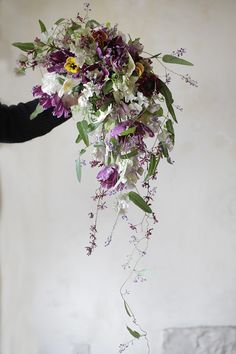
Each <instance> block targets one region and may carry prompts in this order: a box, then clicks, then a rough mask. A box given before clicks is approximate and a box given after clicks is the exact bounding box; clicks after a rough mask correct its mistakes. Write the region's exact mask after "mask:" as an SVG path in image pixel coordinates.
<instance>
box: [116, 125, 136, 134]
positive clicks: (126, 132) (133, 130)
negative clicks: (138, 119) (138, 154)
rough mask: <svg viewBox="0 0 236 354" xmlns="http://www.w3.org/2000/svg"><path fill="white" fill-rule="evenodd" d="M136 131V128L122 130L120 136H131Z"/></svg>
mask: <svg viewBox="0 0 236 354" xmlns="http://www.w3.org/2000/svg"><path fill="white" fill-rule="evenodd" d="M135 130H136V127H131V128H128V129H126V130H124V131H123V132H122V133H120V136H126V135H129V134H133V133H134V132H135Z"/></svg>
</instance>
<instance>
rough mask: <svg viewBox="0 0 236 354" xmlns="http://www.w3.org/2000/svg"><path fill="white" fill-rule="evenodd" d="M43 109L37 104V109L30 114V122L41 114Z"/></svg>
mask: <svg viewBox="0 0 236 354" xmlns="http://www.w3.org/2000/svg"><path fill="white" fill-rule="evenodd" d="M44 110H45V109H44V108H43V107H42V106H41V105H40V104H38V105H37V107H36V108H35V110H34V112H33V113H31V115H30V120H33V119H34V118H36V117H37V116H38V115H39V114H40V113H42V112H43V111H44Z"/></svg>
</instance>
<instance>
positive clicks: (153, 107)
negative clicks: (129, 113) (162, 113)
mask: <svg viewBox="0 0 236 354" xmlns="http://www.w3.org/2000/svg"><path fill="white" fill-rule="evenodd" d="M160 108H161V105H160V104H159V103H153V104H152V105H150V106H149V107H148V112H150V113H156V112H158V111H159V109H160Z"/></svg>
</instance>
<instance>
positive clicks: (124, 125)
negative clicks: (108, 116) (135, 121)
mask: <svg viewBox="0 0 236 354" xmlns="http://www.w3.org/2000/svg"><path fill="white" fill-rule="evenodd" d="M131 122H132V121H130V120H127V121H125V122H122V123H119V124H117V125H116V126H115V127H114V128H112V129H111V131H110V137H111V138H117V137H118V136H119V135H120V134H121V133H122V132H123V131H125V130H126V128H128V127H129V126H130V123H131Z"/></svg>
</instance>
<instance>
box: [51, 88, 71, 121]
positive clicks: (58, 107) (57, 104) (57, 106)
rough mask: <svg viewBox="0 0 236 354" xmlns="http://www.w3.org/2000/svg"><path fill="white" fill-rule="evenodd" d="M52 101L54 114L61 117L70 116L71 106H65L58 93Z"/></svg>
mask: <svg viewBox="0 0 236 354" xmlns="http://www.w3.org/2000/svg"><path fill="white" fill-rule="evenodd" d="M51 102H52V107H54V110H53V112H52V114H53V115H54V116H56V117H57V118H60V117H62V116H63V117H64V118H68V117H69V116H70V113H71V110H70V108H67V107H65V106H64V104H63V102H62V99H61V98H60V97H59V96H58V94H57V93H55V94H54V95H53V96H52V99H51Z"/></svg>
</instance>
